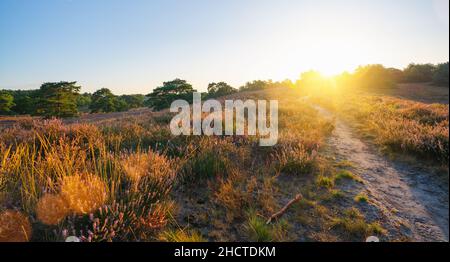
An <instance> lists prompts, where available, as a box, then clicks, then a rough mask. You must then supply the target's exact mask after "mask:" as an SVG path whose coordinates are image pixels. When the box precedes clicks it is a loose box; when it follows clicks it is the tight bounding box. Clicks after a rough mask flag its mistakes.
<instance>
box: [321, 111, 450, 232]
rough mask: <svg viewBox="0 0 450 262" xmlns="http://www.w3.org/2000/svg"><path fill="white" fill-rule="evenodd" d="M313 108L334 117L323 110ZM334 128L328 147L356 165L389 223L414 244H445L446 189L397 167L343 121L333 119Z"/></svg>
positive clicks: (423, 171) (418, 172)
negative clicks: (423, 242) (417, 242)
mask: <svg viewBox="0 0 450 262" xmlns="http://www.w3.org/2000/svg"><path fill="white" fill-rule="evenodd" d="M315 108H316V109H317V110H319V111H320V112H321V113H322V114H323V115H325V116H327V117H333V116H332V115H331V113H330V112H328V111H326V110H324V109H323V108H320V107H317V106H315ZM335 125H336V128H335V130H334V132H333V135H332V137H331V138H330V140H329V143H330V144H331V146H332V147H334V148H336V149H337V152H336V153H337V154H339V155H340V156H341V157H342V158H343V159H346V160H348V161H351V162H353V163H355V164H356V167H355V168H356V172H357V173H358V174H359V175H360V177H361V178H362V179H363V180H364V185H365V187H366V191H367V192H368V195H369V199H370V202H371V203H372V204H374V205H376V206H377V207H378V208H379V210H381V211H382V212H383V215H384V217H385V218H386V219H387V220H388V221H389V223H390V224H394V225H396V226H397V228H399V230H402V229H401V228H404V227H406V228H409V229H410V232H402V233H403V234H406V235H408V236H409V237H410V238H411V239H412V240H414V241H448V237H449V227H448V218H449V204H448V200H449V199H448V187H446V185H445V184H443V183H442V182H440V181H438V179H437V178H435V177H433V174H430V173H429V172H427V171H426V169H424V168H418V167H412V166H408V165H405V164H402V163H396V162H393V161H390V160H388V159H387V158H386V157H384V156H382V155H380V154H378V153H377V152H376V151H375V150H373V148H371V146H370V145H368V144H366V143H364V142H363V141H362V140H360V139H359V138H358V137H357V136H356V135H355V134H354V132H353V130H352V129H351V128H350V127H349V126H348V125H347V124H346V123H345V122H344V121H343V120H340V119H336V118H335ZM403 230H404V229H403ZM408 231H409V230H408Z"/></svg>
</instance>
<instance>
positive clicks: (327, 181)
mask: <svg viewBox="0 0 450 262" xmlns="http://www.w3.org/2000/svg"><path fill="white" fill-rule="evenodd" d="M317 185H318V186H319V187H324V188H332V187H333V186H334V180H333V179H332V178H329V177H326V176H323V175H320V176H318V177H317Z"/></svg>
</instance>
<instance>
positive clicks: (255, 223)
mask: <svg viewBox="0 0 450 262" xmlns="http://www.w3.org/2000/svg"><path fill="white" fill-rule="evenodd" d="M245 229H246V231H247V233H248V238H249V240H250V241H255V242H271V241H273V232H272V228H271V226H270V225H267V224H266V221H264V219H263V218H261V217H260V216H258V215H257V214H256V212H254V211H250V212H249V214H248V220H247V223H246V225H245Z"/></svg>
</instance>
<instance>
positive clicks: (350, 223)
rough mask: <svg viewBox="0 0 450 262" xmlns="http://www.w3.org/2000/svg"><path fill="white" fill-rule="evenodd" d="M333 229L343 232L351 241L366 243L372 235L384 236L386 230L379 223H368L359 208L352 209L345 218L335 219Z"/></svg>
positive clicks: (348, 210)
mask: <svg viewBox="0 0 450 262" xmlns="http://www.w3.org/2000/svg"><path fill="white" fill-rule="evenodd" d="M331 227H332V228H334V229H338V230H341V231H343V233H344V235H345V236H346V237H347V238H348V239H349V240H356V241H364V239H365V238H366V237H367V236H369V235H371V234H378V235H383V234H385V233H386V230H385V229H383V228H382V227H381V225H380V224H379V223H378V222H373V223H370V224H369V223H367V222H366V220H365V218H364V215H363V214H361V212H360V211H359V210H358V209H357V208H354V207H352V208H350V209H347V210H346V211H345V212H344V215H343V217H341V218H335V219H333V221H332V222H331Z"/></svg>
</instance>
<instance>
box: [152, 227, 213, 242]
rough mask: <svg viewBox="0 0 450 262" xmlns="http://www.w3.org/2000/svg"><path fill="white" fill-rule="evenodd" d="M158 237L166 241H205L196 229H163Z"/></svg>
mask: <svg viewBox="0 0 450 262" xmlns="http://www.w3.org/2000/svg"><path fill="white" fill-rule="evenodd" d="M159 239H160V240H163V241H167V242H206V240H205V239H204V238H203V237H202V236H201V235H200V233H198V232H197V231H194V230H182V229H178V230H166V231H163V232H162V233H161V234H160V236H159Z"/></svg>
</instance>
